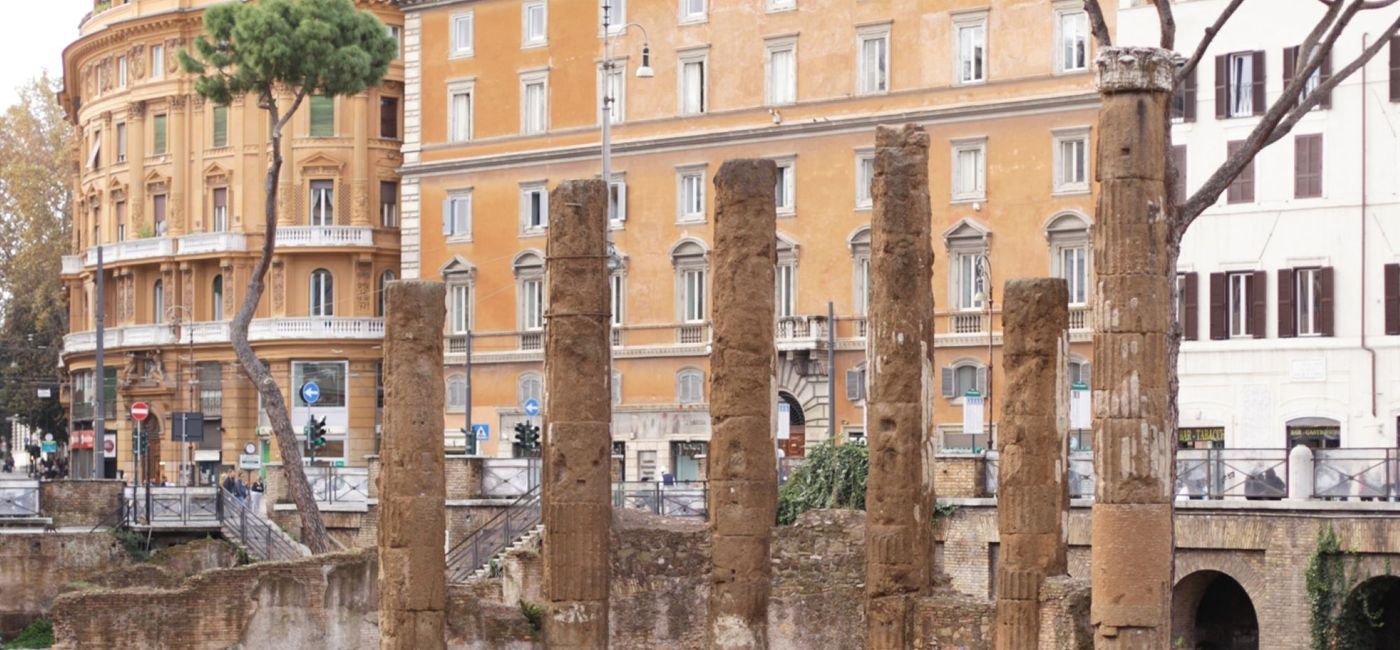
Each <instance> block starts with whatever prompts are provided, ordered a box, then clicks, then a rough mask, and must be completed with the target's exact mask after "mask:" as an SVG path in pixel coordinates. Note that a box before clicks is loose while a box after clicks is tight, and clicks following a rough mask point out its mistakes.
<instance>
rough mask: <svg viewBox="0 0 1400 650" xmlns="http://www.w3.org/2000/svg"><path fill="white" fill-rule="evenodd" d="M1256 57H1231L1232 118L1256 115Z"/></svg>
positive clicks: (1232, 55)
mask: <svg viewBox="0 0 1400 650" xmlns="http://www.w3.org/2000/svg"><path fill="white" fill-rule="evenodd" d="M1253 90H1254V57H1252V56H1250V55H1249V54H1247V53H1246V54H1231V55H1230V117H1239V116H1241V115H1253V114H1254V93H1253Z"/></svg>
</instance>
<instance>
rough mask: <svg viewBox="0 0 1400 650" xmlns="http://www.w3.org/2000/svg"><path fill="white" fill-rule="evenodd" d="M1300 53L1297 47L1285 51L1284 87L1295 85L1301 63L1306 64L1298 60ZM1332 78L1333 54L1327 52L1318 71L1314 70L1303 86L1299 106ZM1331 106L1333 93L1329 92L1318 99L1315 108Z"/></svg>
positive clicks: (1299, 95)
mask: <svg viewBox="0 0 1400 650" xmlns="http://www.w3.org/2000/svg"><path fill="white" fill-rule="evenodd" d="M1298 52H1299V48H1298V47H1297V46H1294V47H1286V48H1284V49H1283V85H1284V86H1287V85H1289V84H1291V83H1293V77H1295V76H1297V74H1298V71H1297V68H1298V65H1299V64H1300V63H1306V62H1304V61H1299V60H1298ZM1331 78H1332V53H1331V52H1326V53H1324V54H1323V55H1322V61H1321V62H1320V63H1319V64H1318V66H1317V69H1316V70H1313V71H1312V74H1310V75H1308V80H1307V82H1306V83H1304V84H1303V92H1301V93H1299V94H1298V104H1299V105H1301V104H1302V103H1303V102H1304V101H1307V99H1308V97H1309V96H1310V95H1312V94H1313V93H1314V92H1315V91H1316V90H1317V87H1318V86H1320V85H1322V84H1324V83H1326V82H1327V80H1328V79H1331ZM1331 106H1332V93H1331V91H1327V92H1325V93H1323V94H1322V96H1321V97H1319V98H1318V102H1317V104H1316V105H1315V106H1314V109H1320V108H1330V107H1331Z"/></svg>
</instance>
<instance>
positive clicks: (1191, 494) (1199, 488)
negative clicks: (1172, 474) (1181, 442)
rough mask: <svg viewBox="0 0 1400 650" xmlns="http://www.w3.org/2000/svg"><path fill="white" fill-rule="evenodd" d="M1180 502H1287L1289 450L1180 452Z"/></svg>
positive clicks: (1178, 472) (1178, 451) (1178, 452)
mask: <svg viewBox="0 0 1400 650" xmlns="http://www.w3.org/2000/svg"><path fill="white" fill-rule="evenodd" d="M1176 497H1177V498H1178V499H1241V498H1243V499H1284V498H1287V497H1288V450H1287V449H1179V450H1177V452H1176Z"/></svg>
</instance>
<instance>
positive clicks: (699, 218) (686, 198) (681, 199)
mask: <svg viewBox="0 0 1400 650" xmlns="http://www.w3.org/2000/svg"><path fill="white" fill-rule="evenodd" d="M705 171H706V169H705V165H687V166H682V167H677V168H676V223H705V214H706V207H707V206H706V205H705V203H706V199H707V198H708V197H707V196H706V194H707V192H706V191H705V176H706V173H705ZM692 182H693V183H694V189H695V192H696V196H695V197H694V200H692V196H691V195H690V194H689V193H688V188H687V185H688V184H690V183H692ZM697 203H698V204H699V205H698V207H699V209H698V210H696V209H695V208H696V207H697V206H696V204H697Z"/></svg>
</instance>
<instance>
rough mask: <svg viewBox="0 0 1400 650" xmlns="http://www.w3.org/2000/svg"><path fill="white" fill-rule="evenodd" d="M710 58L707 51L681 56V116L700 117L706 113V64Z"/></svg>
mask: <svg viewBox="0 0 1400 650" xmlns="http://www.w3.org/2000/svg"><path fill="white" fill-rule="evenodd" d="M708 57H709V54H708V52H707V51H701V52H689V53H685V54H681V55H679V60H680V66H681V72H680V85H681V87H680V109H681V115H699V114H701V113H704V112H705V104H706V92H705V91H706V84H705V63H706V59H707V58H708Z"/></svg>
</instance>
